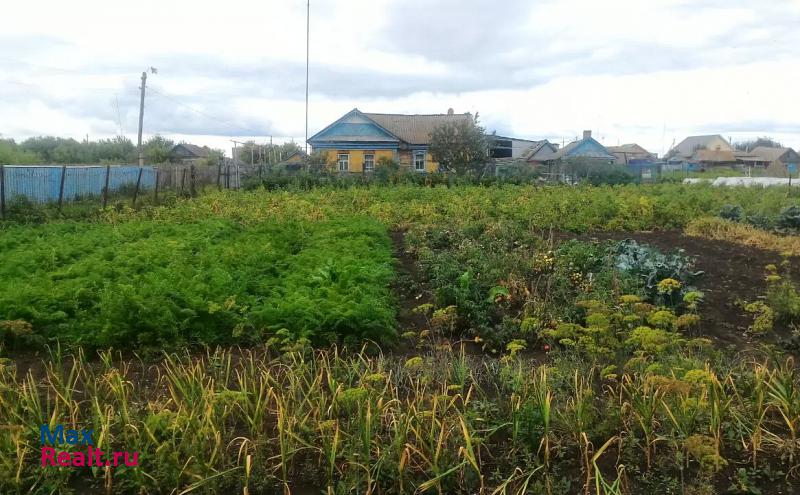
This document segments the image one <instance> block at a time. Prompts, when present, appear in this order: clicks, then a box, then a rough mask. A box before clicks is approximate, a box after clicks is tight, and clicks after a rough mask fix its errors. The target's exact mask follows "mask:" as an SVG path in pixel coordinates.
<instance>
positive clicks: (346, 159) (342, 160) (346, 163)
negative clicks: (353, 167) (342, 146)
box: [339, 153, 350, 172]
mask: <svg viewBox="0 0 800 495" xmlns="http://www.w3.org/2000/svg"><path fill="white" fill-rule="evenodd" d="M349 171H350V155H348V154H347V153H339V172H349Z"/></svg>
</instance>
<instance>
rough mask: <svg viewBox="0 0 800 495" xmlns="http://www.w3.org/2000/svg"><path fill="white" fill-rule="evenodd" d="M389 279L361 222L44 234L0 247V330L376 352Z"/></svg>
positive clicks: (371, 230) (13, 236)
mask: <svg viewBox="0 0 800 495" xmlns="http://www.w3.org/2000/svg"><path fill="white" fill-rule="evenodd" d="M392 276H393V270H392V257H391V243H390V240H389V239H388V237H387V236H386V231H385V229H384V228H383V227H382V226H381V225H380V224H379V223H377V222H375V221H372V220H368V219H363V218H351V219H349V220H348V221H347V222H343V221H325V222H319V223H312V222H303V221H278V222H265V223H260V224H258V225H249V226H247V227H244V226H243V225H242V224H240V223H238V222H235V221H232V220H226V219H214V218H211V219H206V220H199V221H194V222H186V223H184V222H158V221H151V220H132V221H129V222H122V223H119V224H116V225H114V224H109V223H50V224H45V225H42V226H36V227H18V228H10V229H7V230H6V231H5V232H4V234H3V235H2V236H0V279H2V280H3V282H4V283H3V284H2V285H0V320H10V321H14V320H24V321H26V322H29V323H30V324H31V325H32V327H33V329H34V330H35V331H34V332H33V334H31V335H26V336H24V340H28V341H30V340H34V341H37V340H38V341H40V342H43V341H46V340H49V339H54V338H58V339H59V340H61V341H62V342H69V343H75V344H81V345H86V346H89V347H108V346H114V347H118V348H119V347H123V346H124V347H125V348H131V347H137V348H152V349H162V348H176V347H178V346H180V345H182V344H185V343H251V342H257V341H263V340H265V339H267V338H278V339H285V340H286V341H292V342H296V341H298V340H301V339H307V340H309V341H311V342H314V343H325V342H331V341H337V340H340V339H358V340H359V341H361V340H363V339H365V338H371V339H375V340H383V341H386V340H387V339H391V338H392V335H393V328H394V314H395V311H394V307H393V301H392V298H391V295H390V293H389V288H388V287H389V282H390V281H391V279H392ZM20 343H22V344H24V343H26V342H20ZM27 343H30V342H27Z"/></svg>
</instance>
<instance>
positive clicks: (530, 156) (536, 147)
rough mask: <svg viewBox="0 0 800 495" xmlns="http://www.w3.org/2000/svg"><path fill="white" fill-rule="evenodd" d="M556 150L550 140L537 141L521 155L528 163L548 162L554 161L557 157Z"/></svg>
mask: <svg viewBox="0 0 800 495" xmlns="http://www.w3.org/2000/svg"><path fill="white" fill-rule="evenodd" d="M556 151H557V150H556V148H555V146H553V145H552V144H551V143H550V142H549V141H548V140H546V139H545V140H543V141H536V142H535V144H533V145H532V146H531V147H529V148H528V149H526V150H525V151H523V152H522V155H520V158H522V159H523V160H526V161H546V160H553V159H554V158H555V155H556Z"/></svg>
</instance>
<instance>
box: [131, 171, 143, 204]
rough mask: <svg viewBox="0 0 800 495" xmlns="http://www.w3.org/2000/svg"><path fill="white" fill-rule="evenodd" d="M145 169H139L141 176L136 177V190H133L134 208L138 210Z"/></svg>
mask: <svg viewBox="0 0 800 495" xmlns="http://www.w3.org/2000/svg"><path fill="white" fill-rule="evenodd" d="M143 171H144V167H139V176H138V177H136V189H134V190H133V207H134V208H136V198H138V197H139V187H140V186H141V185H142V172H143Z"/></svg>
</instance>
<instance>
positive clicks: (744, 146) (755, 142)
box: [733, 136, 783, 151]
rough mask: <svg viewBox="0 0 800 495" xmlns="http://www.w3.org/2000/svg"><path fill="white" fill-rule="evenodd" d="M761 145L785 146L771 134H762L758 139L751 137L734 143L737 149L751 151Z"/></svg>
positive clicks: (769, 146)
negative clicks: (770, 135)
mask: <svg viewBox="0 0 800 495" xmlns="http://www.w3.org/2000/svg"><path fill="white" fill-rule="evenodd" d="M759 146H763V147H765V148H782V147H783V146H782V145H781V143H779V142H778V141H776V140H774V139H772V138H771V137H769V136H762V137H759V138H756V139H750V140H748V141H741V142H738V143H735V144H734V145H733V147H734V148H736V150H737V151H750V150H752V149H754V148H758V147H759Z"/></svg>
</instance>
